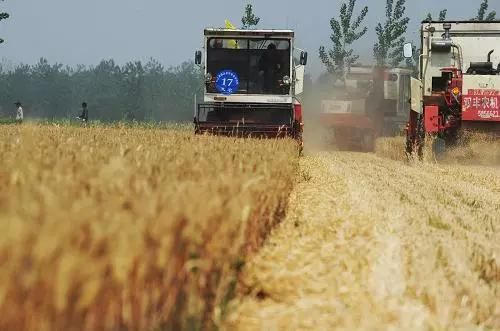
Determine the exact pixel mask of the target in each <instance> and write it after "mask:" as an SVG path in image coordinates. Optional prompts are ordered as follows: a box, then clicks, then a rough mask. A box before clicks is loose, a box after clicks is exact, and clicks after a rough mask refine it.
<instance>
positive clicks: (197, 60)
mask: <svg viewBox="0 0 500 331" xmlns="http://www.w3.org/2000/svg"><path fill="white" fill-rule="evenodd" d="M194 64H201V51H196V52H195V53H194Z"/></svg>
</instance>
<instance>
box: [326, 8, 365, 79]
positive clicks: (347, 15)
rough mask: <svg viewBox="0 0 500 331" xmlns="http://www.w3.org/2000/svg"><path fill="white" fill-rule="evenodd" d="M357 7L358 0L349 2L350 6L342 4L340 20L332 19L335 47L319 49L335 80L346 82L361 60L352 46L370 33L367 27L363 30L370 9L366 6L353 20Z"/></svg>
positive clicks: (331, 25) (332, 38) (332, 35)
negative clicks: (353, 68)
mask: <svg viewBox="0 0 500 331" xmlns="http://www.w3.org/2000/svg"><path fill="white" fill-rule="evenodd" d="M355 6H356V0H349V4H347V3H345V2H344V3H342V6H341V7H340V16H339V17H338V19H337V18H335V17H332V19H331V20H330V28H331V29H332V34H331V35H330V40H331V41H332V43H333V47H332V48H331V49H329V50H326V48H325V47H324V46H321V47H320V48H319V58H320V60H321V62H322V63H323V64H324V65H325V67H326V69H327V70H328V72H329V73H330V74H332V75H333V76H334V79H335V80H337V79H341V80H345V79H344V78H345V75H346V73H347V72H349V70H350V67H351V66H352V65H353V64H354V63H355V62H356V61H357V60H358V58H359V55H355V54H354V50H353V49H352V48H351V46H352V44H353V43H354V42H355V41H356V40H359V39H360V38H361V37H363V36H364V35H365V34H366V32H367V31H368V28H367V27H366V26H365V27H363V28H361V24H362V23H363V20H364V19H365V17H366V14H368V7H367V6H365V7H364V8H363V9H362V10H361V12H360V13H359V14H358V15H357V16H356V18H354V19H353V14H354V7H355Z"/></svg>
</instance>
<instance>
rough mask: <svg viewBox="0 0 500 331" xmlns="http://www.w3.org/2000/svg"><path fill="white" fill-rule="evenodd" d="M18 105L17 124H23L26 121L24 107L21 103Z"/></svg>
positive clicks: (17, 103)
mask: <svg viewBox="0 0 500 331" xmlns="http://www.w3.org/2000/svg"><path fill="white" fill-rule="evenodd" d="M15 105H16V108H17V110H16V122H17V123H18V124H21V123H22V122H23V119H24V113H23V105H22V104H21V102H20V101H18V102H16V103H15Z"/></svg>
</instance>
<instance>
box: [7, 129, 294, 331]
mask: <svg viewBox="0 0 500 331" xmlns="http://www.w3.org/2000/svg"><path fill="white" fill-rule="evenodd" d="M0 155H1V161H0V233H1V236H0V261H1V262H0V263H1V269H0V330H5V331H9V330H12V331H14V330H15V331H28V330H29V331H31V330H33V331H35V330H36V331H58V330H61V331H69V330H89V331H90V330H92V331H95V330H147V331H149V330H183V329H191V330H196V329H200V328H204V329H208V328H211V327H212V326H214V325H216V324H217V323H218V320H219V319H220V318H221V317H223V314H224V307H225V302H226V301H227V300H228V299H229V298H230V297H231V296H232V293H233V292H234V287H235V284H236V281H237V275H238V271H239V270H240V269H241V267H242V265H243V264H244V262H245V259H246V257H247V256H248V255H249V254H251V253H252V252H254V251H255V250H256V249H257V248H258V247H259V246H260V245H261V243H262V240H263V239H264V237H265V235H266V234H267V233H268V232H269V229H270V228H271V227H272V226H273V224H275V222H276V221H277V220H278V219H279V218H280V217H281V215H282V214H283V212H284V210H285V208H286V204H287V199H288V196H289V193H290V191H291V189H292V185H293V180H294V176H295V173H296V168H297V164H298V153H297V150H296V146H295V144H294V143H292V142H288V141H271V140H269V141H258V140H239V139H231V138H213V137H204V136H203V137H200V136H198V137H195V136H194V135H193V134H192V132H191V130H187V129H185V128H175V127H172V128H168V129H162V128H154V127H149V128H141V127H127V126H124V125H115V126H114V127H105V126H93V127H88V128H79V127H69V126H64V125H35V124H32V125H22V126H16V125H10V126H3V127H2V129H1V131H0Z"/></svg>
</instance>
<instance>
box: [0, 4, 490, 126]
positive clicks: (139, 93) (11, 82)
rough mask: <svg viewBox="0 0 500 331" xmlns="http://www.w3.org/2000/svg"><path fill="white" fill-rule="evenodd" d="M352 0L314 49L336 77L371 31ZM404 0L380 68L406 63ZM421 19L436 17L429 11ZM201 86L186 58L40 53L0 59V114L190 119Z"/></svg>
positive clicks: (396, 9)
mask: <svg viewBox="0 0 500 331" xmlns="http://www.w3.org/2000/svg"><path fill="white" fill-rule="evenodd" d="M0 1H3V0H0ZM481 1H482V2H481V3H480V6H479V9H478V12H477V15H476V16H475V17H473V18H471V20H494V19H495V18H496V12H495V11H488V8H489V4H488V0H481ZM356 2H357V0H348V1H347V2H344V3H342V4H341V7H340V11H339V15H338V17H333V18H332V19H331V20H330V28H331V30H332V33H331V36H330V41H331V46H330V47H325V46H321V47H320V48H319V54H318V55H319V58H320V60H321V62H322V63H323V64H324V66H325V69H326V72H327V73H328V75H329V77H333V81H336V80H341V81H342V80H344V79H345V75H346V73H347V72H348V71H349V69H350V67H351V66H352V65H354V64H356V63H358V60H359V55H357V54H356V53H355V51H354V48H353V47H354V44H355V43H356V42H357V41H359V40H361V39H362V38H363V37H365V35H366V33H367V31H368V28H367V27H366V26H364V24H363V23H364V21H365V18H366V17H367V15H368V6H364V7H363V8H361V10H359V11H357V10H356ZM405 4H406V0H386V6H385V9H386V10H385V17H384V18H383V20H382V21H381V22H379V23H378V24H377V25H376V27H375V32H376V36H377V39H376V41H375V44H374V45H373V58H374V62H375V63H376V64H377V65H380V66H385V65H390V66H398V65H401V63H402V62H403V60H404V59H403V52H402V47H403V45H404V43H405V42H407V39H406V32H407V29H408V24H409V22H410V19H409V17H408V16H407V15H406V7H405ZM446 15H447V10H446V9H443V10H441V11H440V12H439V14H438V20H441V21H443V20H445V19H446ZM8 18H9V14H8V13H4V12H2V11H0V21H2V20H5V19H8ZM425 19H426V20H433V16H432V14H431V13H429V14H428V15H427V17H426V18H425ZM259 22H260V18H259V17H257V16H256V15H255V14H254V11H253V6H252V5H251V4H247V5H246V6H245V8H244V15H243V17H242V19H241V23H242V25H241V28H243V29H251V28H253V27H255V26H257V25H258V24H259ZM2 42H3V39H1V38H0V43H2ZM415 53H416V54H417V52H415ZM406 65H407V66H409V67H412V66H413V67H414V66H415V61H414V60H412V59H406ZM322 78H323V79H324V76H323V77H322ZM201 90H202V73H201V72H200V70H199V68H198V67H196V66H195V65H194V64H193V63H192V62H191V61H189V62H185V63H183V64H182V65H180V66H178V67H172V68H164V67H163V66H162V65H161V64H160V63H159V62H158V61H156V60H154V59H151V60H149V61H148V62H147V63H142V62H140V61H136V62H129V63H126V64H124V65H118V64H116V63H115V62H114V61H113V60H103V61H101V62H100V63H99V64H98V65H96V66H83V65H80V66H77V67H76V68H74V67H68V66H64V65H62V64H59V63H56V64H49V62H48V61H47V60H46V59H43V58H42V59H40V60H39V61H38V63H36V64H34V65H26V64H21V65H18V66H15V67H14V68H10V67H9V66H6V65H5V64H4V65H2V64H0V117H5V116H8V114H10V113H12V112H13V103H14V102H15V101H18V100H19V101H22V102H23V104H24V105H25V111H26V114H27V116H29V117H38V118H49V119H52V118H72V117H73V116H75V115H76V114H77V113H78V112H79V105H80V104H81V103H82V102H84V101H85V102H87V103H88V104H89V108H90V117H91V119H99V120H102V121H116V120H131V119H135V120H138V121H143V120H171V121H190V120H191V119H192V116H193V107H194V99H195V97H194V96H195V95H196V94H197V95H198V96H199V97H201Z"/></svg>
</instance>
